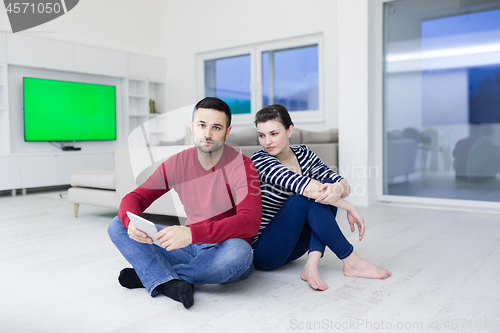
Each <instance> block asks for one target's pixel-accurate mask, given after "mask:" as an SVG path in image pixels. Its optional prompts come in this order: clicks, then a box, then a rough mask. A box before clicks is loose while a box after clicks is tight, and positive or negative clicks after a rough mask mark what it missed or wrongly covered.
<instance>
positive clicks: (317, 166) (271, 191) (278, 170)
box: [252, 145, 343, 244]
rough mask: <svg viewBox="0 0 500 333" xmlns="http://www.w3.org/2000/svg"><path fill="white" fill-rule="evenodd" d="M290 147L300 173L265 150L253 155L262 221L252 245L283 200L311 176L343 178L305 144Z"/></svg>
mask: <svg viewBox="0 0 500 333" xmlns="http://www.w3.org/2000/svg"><path fill="white" fill-rule="evenodd" d="M290 149H292V151H293V153H294V154H295V156H296V157H297V161H298V162H299V166H300V169H301V171H302V175H299V174H298V173H295V172H293V171H291V170H290V169H288V168H287V167H285V166H284V165H283V164H281V163H280V161H279V160H278V159H277V158H276V157H274V156H271V155H269V153H268V152H266V151H265V150H259V151H258V152H255V153H254V154H253V155H252V162H253V163H254V164H255V167H256V168H257V171H258V172H259V178H260V189H261V194H262V221H261V223H260V228H259V232H258V233H257V236H255V238H254V240H253V242H252V244H253V243H255V242H256V241H257V239H258V238H259V236H260V234H261V233H262V230H264V228H265V227H266V226H267V225H268V224H269V222H270V221H271V219H272V218H273V217H274V215H275V214H276V213H277V212H278V210H279V209H280V208H281V206H282V205H283V204H284V203H285V201H286V199H288V197H289V196H290V195H292V194H294V193H297V194H300V195H303V193H304V190H305V188H306V187H307V185H309V183H310V182H311V179H315V180H318V181H322V180H323V179H326V178H329V179H332V180H333V181H334V182H339V181H341V180H342V179H343V178H342V177H341V176H339V175H337V174H336V173H335V172H333V171H332V170H330V168H328V166H326V165H325V164H324V163H323V162H322V161H321V160H320V159H319V157H318V156H317V155H316V154H315V153H314V152H313V151H312V150H311V149H309V148H308V147H307V146H305V145H299V146H293V147H290Z"/></svg>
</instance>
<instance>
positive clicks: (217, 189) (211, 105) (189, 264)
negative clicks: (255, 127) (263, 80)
mask: <svg viewBox="0 0 500 333" xmlns="http://www.w3.org/2000/svg"><path fill="white" fill-rule="evenodd" d="M191 130H192V133H193V142H194V144H195V145H196V147H192V148H189V149H186V150H184V151H182V152H180V153H178V154H176V155H174V156H172V157H170V158H169V159H168V160H166V161H165V162H163V163H162V164H161V165H160V166H159V167H158V168H157V169H156V171H155V172H154V173H153V174H152V175H151V177H150V178H149V179H148V180H147V181H145V182H144V184H142V185H141V186H139V187H138V188H137V189H135V190H134V191H133V192H131V193H129V194H127V195H126V196H125V197H124V198H123V200H122V202H121V204H120V209H119V213H118V216H117V217H115V218H114V219H113V221H112V222H111V224H110V226H109V228H108V233H109V236H110V238H111V240H112V241H113V243H114V244H115V245H116V247H117V248H118V249H119V250H120V252H121V253H122V255H123V256H124V257H125V259H127V261H128V262H129V263H130V264H131V265H132V266H133V268H125V269H123V270H122V271H121V272H120V277H119V278H118V280H119V282H120V284H121V285H122V286H124V287H126V288H143V287H145V288H146V289H147V290H148V291H149V293H150V294H151V296H153V297H155V296H157V295H159V294H163V295H166V296H168V297H170V298H172V299H174V300H176V301H179V302H182V304H183V305H184V307H186V308H189V307H191V306H192V305H193V302H194V300H193V291H194V286H193V285H203V284H217V283H229V282H236V281H239V280H243V279H245V278H247V277H248V276H249V275H250V273H251V272H252V271H253V268H254V266H253V262H252V261H253V254H252V248H251V246H250V242H251V240H252V238H253V237H254V236H255V235H256V234H257V231H258V230H259V226H260V220H261V214H262V202H261V196H260V186H251V184H252V182H254V183H257V184H259V176H258V174H257V171H256V169H255V166H254V165H253V164H252V162H251V160H250V159H249V158H247V157H246V156H244V155H242V154H241V153H238V152H237V151H236V150H234V149H233V148H232V147H230V146H228V145H226V144H225V140H226V137H227V136H228V134H229V132H230V131H231V112H230V110H229V106H228V105H227V104H226V103H225V102H223V101H222V100H220V99H218V98H214V97H207V98H204V99H203V100H201V101H200V102H198V104H196V106H195V109H194V111H193V118H192V121H191ZM171 189H175V190H176V192H177V193H178V195H179V198H180V200H181V202H182V204H183V206H184V209H185V211H186V215H187V221H186V226H171V227H167V228H164V229H162V230H160V231H158V233H157V234H156V235H155V237H154V238H156V239H157V240H158V241H159V242H160V244H161V246H162V247H164V249H162V248H161V247H158V246H156V245H153V244H152V243H153V240H152V239H151V238H149V237H147V235H146V234H145V233H143V232H142V231H140V230H138V229H136V228H135V227H134V225H133V223H131V222H130V220H129V218H128V216H127V215H126V212H127V211H129V212H132V213H134V214H137V215H139V214H140V213H141V212H143V211H144V210H145V209H146V208H147V207H149V205H151V203H153V202H154V201H155V200H156V199H158V198H159V197H160V196H162V195H163V194H165V193H166V192H168V191H169V190H171Z"/></svg>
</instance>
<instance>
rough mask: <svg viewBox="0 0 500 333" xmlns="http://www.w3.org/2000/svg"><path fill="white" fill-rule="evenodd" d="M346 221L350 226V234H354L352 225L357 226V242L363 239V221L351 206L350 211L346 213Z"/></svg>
mask: <svg viewBox="0 0 500 333" xmlns="http://www.w3.org/2000/svg"><path fill="white" fill-rule="evenodd" d="M347 220H348V221H349V225H350V226H351V232H354V230H355V228H354V224H357V225H358V230H359V240H360V241H361V240H362V239H363V236H364V235H365V221H364V220H363V218H362V217H361V215H360V214H359V212H358V211H357V209H356V208H354V206H352V208H351V209H350V210H348V211H347Z"/></svg>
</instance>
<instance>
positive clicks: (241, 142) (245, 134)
mask: <svg viewBox="0 0 500 333" xmlns="http://www.w3.org/2000/svg"><path fill="white" fill-rule="evenodd" d="M226 142H227V143H228V144H233V145H238V146H254V145H258V144H259V139H258V138H257V129H256V128H255V127H249V128H245V129H244V130H241V131H237V132H231V133H229V136H228V137H227V139H226Z"/></svg>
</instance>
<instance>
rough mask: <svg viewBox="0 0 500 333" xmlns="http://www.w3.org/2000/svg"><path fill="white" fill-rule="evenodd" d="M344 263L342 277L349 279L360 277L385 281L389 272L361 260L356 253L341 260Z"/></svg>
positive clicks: (389, 274)
mask: <svg viewBox="0 0 500 333" xmlns="http://www.w3.org/2000/svg"><path fill="white" fill-rule="evenodd" d="M342 262H343V263H344V275H345V276H350V277H362V278H366V279H387V278H388V277H389V276H391V275H392V273H391V272H389V271H388V270H386V269H385V268H382V267H380V266H377V265H375V264H372V263H371V262H368V261H366V260H365V259H363V258H361V257H360V256H359V255H358V254H357V253H356V252H352V253H351V254H350V255H349V257H347V258H345V259H343V260H342Z"/></svg>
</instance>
